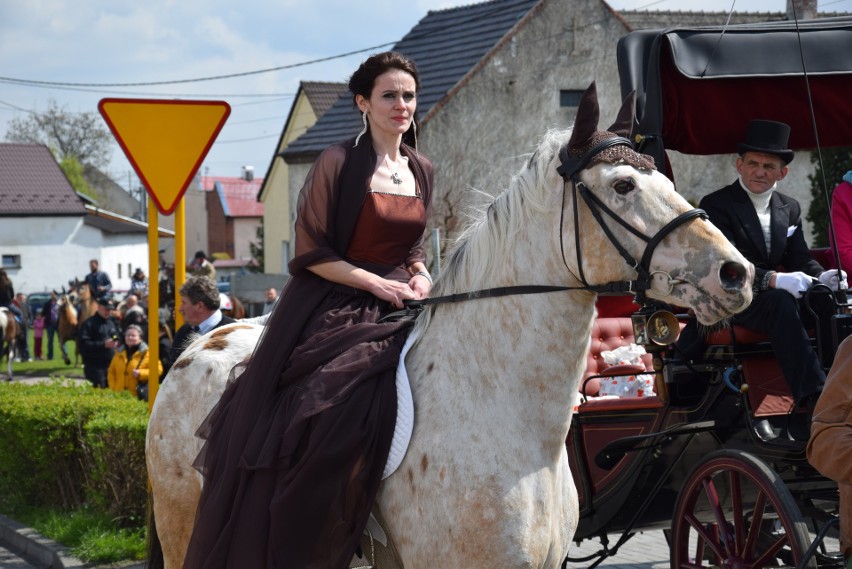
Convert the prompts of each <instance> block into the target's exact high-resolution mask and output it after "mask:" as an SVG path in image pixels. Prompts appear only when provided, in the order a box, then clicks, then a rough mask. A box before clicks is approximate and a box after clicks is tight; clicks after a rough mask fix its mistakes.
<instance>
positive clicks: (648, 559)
mask: <svg viewBox="0 0 852 569" xmlns="http://www.w3.org/2000/svg"><path fill="white" fill-rule="evenodd" d="M618 537H619V536H615V535H613V536H610V541H609V545H610V546H613V545H615V542H616V541H617V540H618ZM600 549H601V544H600V543H599V542H597V541H592V540H586V541H584V542H583V543H581V544H580V545H579V546H577V545H575V546H573V547H572V548H571V551H570V552H569V555H570V556H571V557H573V558H578V557H585V556H586V555H590V554H592V553H595V552H597V551H598V550H600ZM593 562H594V559H593V560H591V561H585V562H583V563H569V564H568V567H569V568H571V569H580V568H581V567H588V566H589V565H591V564H592V563H593ZM598 567H601V568H604V569H668V567H669V546H668V544H667V543H666V538H665V537H664V536H663V532H662V530H659V531H649V532H644V533H640V534H637V535H635V536H634V537H633V538H632V539H631V540H630V541H628V542H627V543H625V544H624V545H622V546H621V548H619V550H618V554H617V555H615V556H614V557H610V558H608V559H607V560H606V561H604V562H603V563H601V564H600V565H598Z"/></svg>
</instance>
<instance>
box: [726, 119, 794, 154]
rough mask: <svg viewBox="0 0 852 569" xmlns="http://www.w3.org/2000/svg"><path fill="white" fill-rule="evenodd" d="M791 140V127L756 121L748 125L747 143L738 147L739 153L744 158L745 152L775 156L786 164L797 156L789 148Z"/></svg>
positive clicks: (781, 123)
mask: <svg viewBox="0 0 852 569" xmlns="http://www.w3.org/2000/svg"><path fill="white" fill-rule="evenodd" d="M789 138H790V125H787V124H784V123H783V122H777V121H765V120H760V119H755V120H753V121H751V122H750V123H748V130H747V131H746V139H745V142H740V143H739V144H738V145H737V152H738V153H739V155H740V156H742V155H743V154H744V153H745V152H762V153H764V154H774V155H775V156H778V157H779V158H781V160H783V161H784V163H785V164H789V163H790V162H792V161H793V157H794V156H795V154H794V153H793V151H792V150H790V149H789V148H786V146H787V140H788V139H789Z"/></svg>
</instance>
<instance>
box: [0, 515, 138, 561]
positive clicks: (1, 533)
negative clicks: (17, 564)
mask: <svg viewBox="0 0 852 569" xmlns="http://www.w3.org/2000/svg"><path fill="white" fill-rule="evenodd" d="M0 544H3V545H4V546H7V547H8V548H9V549H10V550H11V551H13V552H14V553H16V554H18V555H21V556H22V557H25V558H26V559H27V561H29V562H31V563H32V564H34V565H36V566H38V567H39V568H41V569H98V568H99V567H103V568H106V567H116V568H117V567H121V568H122V569H145V567H146V565H147V563H146V562H144V561H134V562H130V563H127V564H119V565H105V566H98V565H93V564H89V563H84V562H83V561H81V560H79V559H77V558H76V557H74V556H73V555H71V553H70V551H69V549H68V548H67V547H65V546H64V545H62V544H60V543H58V542H56V541H53V540H52V539H49V538H46V537H44V536H43V535H41V534H40V533H38V532H37V531H35V530H34V529H32V528H29V527H27V526H25V525H23V524H22V523H20V522H16V521H15V520H13V519H11V518H8V517H6V516H4V515H3V514H0Z"/></svg>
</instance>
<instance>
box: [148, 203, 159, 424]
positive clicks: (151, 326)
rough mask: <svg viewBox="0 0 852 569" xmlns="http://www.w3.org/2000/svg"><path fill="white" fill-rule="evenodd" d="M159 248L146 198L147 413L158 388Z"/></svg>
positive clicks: (156, 228)
mask: <svg viewBox="0 0 852 569" xmlns="http://www.w3.org/2000/svg"><path fill="white" fill-rule="evenodd" d="M159 361H160V247H159V214H158V212H157V206H155V205H154V200H153V198H151V197H150V196H149V197H148V370H155V371H154V373H149V374H148V412H149V413H150V412H151V409H153V408H154V400H156V398H157V390H159V388H160V374H158V373H156V370H157V369H159V366H158V365H157V364H158V362H159Z"/></svg>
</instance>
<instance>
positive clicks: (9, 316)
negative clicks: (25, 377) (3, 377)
mask: <svg viewBox="0 0 852 569" xmlns="http://www.w3.org/2000/svg"><path fill="white" fill-rule="evenodd" d="M17 336H18V322H17V320H15V314H14V313H13V312H12V311H11V310H9V309H8V308H0V361H2V360H3V356H6V373H7V374H8V375H9V378H8V379H9V381H12V360H14V359H15V347H16V346H17V341H16V340H17Z"/></svg>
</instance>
